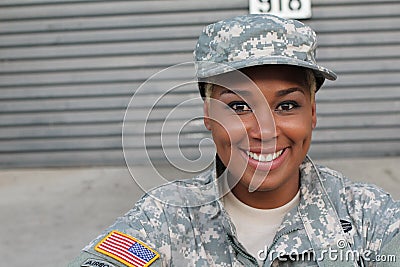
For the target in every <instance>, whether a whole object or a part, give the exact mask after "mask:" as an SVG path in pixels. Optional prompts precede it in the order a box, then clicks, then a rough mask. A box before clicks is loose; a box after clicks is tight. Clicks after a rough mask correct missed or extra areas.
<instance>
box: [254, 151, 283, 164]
mask: <svg viewBox="0 0 400 267" xmlns="http://www.w3.org/2000/svg"><path fill="white" fill-rule="evenodd" d="M282 153H283V149H282V150H279V151H277V152H275V153H271V154H257V153H254V152H250V151H247V155H248V156H249V157H250V158H252V159H255V160H258V161H262V162H270V161H273V160H274V159H276V158H277V157H279V156H280V155H282Z"/></svg>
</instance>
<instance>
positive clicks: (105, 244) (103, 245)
mask: <svg viewBox="0 0 400 267" xmlns="http://www.w3.org/2000/svg"><path fill="white" fill-rule="evenodd" d="M94 249H95V250H96V251H98V252H100V253H102V254H105V255H107V256H110V257H111V258H113V259H115V260H117V261H119V262H122V263H123V264H125V265H126V266H129V267H147V266H150V264H152V263H153V262H154V261H155V260H156V259H157V258H158V257H160V255H159V254H158V253H157V252H156V251H154V250H153V249H151V248H150V247H148V246H147V245H146V244H144V243H143V242H141V241H140V240H137V239H136V238H133V237H131V236H129V235H127V234H124V233H121V232H119V231H112V232H111V233H109V234H108V235H107V236H106V237H105V238H103V239H102V240H101V241H100V242H99V243H98V244H97V245H96V246H95V248H94Z"/></svg>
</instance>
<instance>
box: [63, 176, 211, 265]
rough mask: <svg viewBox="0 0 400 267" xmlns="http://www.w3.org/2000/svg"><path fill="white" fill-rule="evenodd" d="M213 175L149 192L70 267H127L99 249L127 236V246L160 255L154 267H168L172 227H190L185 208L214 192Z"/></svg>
mask: <svg viewBox="0 0 400 267" xmlns="http://www.w3.org/2000/svg"><path fill="white" fill-rule="evenodd" d="M211 174H212V171H211V170H209V171H206V172H204V173H201V174H199V175H197V176H196V177H193V178H191V179H185V180H176V181H173V182H170V183H166V184H164V185H161V186H159V187H157V188H154V189H152V190H150V191H149V192H146V193H145V194H144V195H143V196H142V197H141V198H140V199H139V200H138V201H137V202H136V203H135V205H134V207H133V208H132V209H131V210H129V211H128V212H127V213H126V214H125V215H123V216H121V217H119V218H117V219H116V221H115V222H114V224H112V225H111V226H110V227H108V228H107V229H106V230H105V231H103V233H101V234H100V235H99V236H98V237H97V238H95V239H94V240H93V241H91V242H90V243H89V244H88V245H87V246H86V247H85V248H83V251H82V253H81V255H80V256H79V257H78V258H76V259H75V261H74V262H72V263H71V264H70V265H69V266H71V267H72V266H81V265H82V264H85V262H86V261H90V260H91V261H93V262H94V263H95V264H100V263H102V262H104V263H107V264H109V266H126V264H125V263H124V262H123V260H121V259H120V258H118V257H117V256H115V257H114V256H113V255H112V253H108V252H105V251H103V250H101V249H98V248H99V245H100V244H102V243H103V242H107V238H108V237H109V236H110V235H112V234H113V233H117V234H118V235H122V236H125V237H126V238H127V239H128V242H129V240H133V241H134V242H136V241H137V242H139V244H143V246H144V247H145V248H148V249H149V251H154V253H155V255H158V254H159V255H160V257H159V258H158V259H155V260H154V262H153V263H152V265H151V266H161V265H163V266H164V265H168V262H167V261H168V259H169V255H170V253H171V241H170V231H171V229H170V228H171V224H172V223H178V224H180V225H184V224H185V223H186V222H189V223H190V218H189V217H188V214H187V209H186V208H185V207H187V206H188V204H195V203H200V202H204V198H205V197H204V195H207V192H208V191H209V190H210V188H212V187H210V184H211V181H212V175H211ZM189 200H190V201H189ZM113 242H114V241H113ZM149 254H151V252H149ZM89 263H90V262H89ZM89 263H88V264H89ZM83 266H86V265H83ZM87 266H90V265H87ZM93 266H96V265H93ZM104 266H106V265H104Z"/></svg>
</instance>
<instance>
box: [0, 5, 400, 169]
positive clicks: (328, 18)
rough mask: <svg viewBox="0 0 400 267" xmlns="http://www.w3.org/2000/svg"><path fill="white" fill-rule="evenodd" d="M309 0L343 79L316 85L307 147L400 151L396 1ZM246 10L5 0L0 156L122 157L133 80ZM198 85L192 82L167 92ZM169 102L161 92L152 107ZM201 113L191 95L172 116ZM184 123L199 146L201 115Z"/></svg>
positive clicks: (330, 62) (12, 161)
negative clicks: (313, 126) (220, 22)
mask: <svg viewBox="0 0 400 267" xmlns="http://www.w3.org/2000/svg"><path fill="white" fill-rule="evenodd" d="M312 5H313V8H312V10H313V17H312V19H310V20H307V21H306V22H307V23H308V24H310V25H311V26H312V27H313V28H314V29H315V30H316V31H317V32H318V34H319V45H320V49H319V51H318V59H319V61H320V62H321V64H322V65H325V66H327V67H329V68H331V69H333V70H335V71H336V72H337V73H338V74H339V79H338V81H337V82H335V83H326V85H325V88H323V89H322V90H321V91H320V92H319V93H318V94H317V96H318V100H317V101H318V114H319V117H318V118H319V121H318V129H316V131H315V134H314V141H313V145H312V150H311V154H312V155H313V156H314V157H324V158H327V157H343V156H345V157H353V156H384V155H399V154H400V136H399V129H400V115H399V114H400V1H398V0H375V1H374V0H370V1H367V0H364V1H362V0H313V1H312ZM247 12H248V1H247V0H213V1H198V0H186V1H179V0H178V1H95V0H70V1H66V0H64V1H63V0H51V1H50V0H1V1H0V166H2V167H13V166H21V167H24V166H73V165H110V164H118V165H120V164H124V160H123V153H122V147H121V129H122V121H123V117H124V112H125V109H126V107H127V105H128V103H129V100H130V97H131V96H132V95H133V93H134V91H135V90H136V89H137V88H138V87H139V86H140V85H141V84H142V82H143V81H144V80H146V79H147V78H148V77H149V76H150V75H152V74H154V73H156V72H157V71H158V70H161V69H164V68H166V67H168V66H171V65H173V64H177V63H181V62H186V61H191V60H192V50H193V48H194V44H195V41H196V37H197V36H198V34H199V33H200V31H201V29H202V27H203V26H204V25H205V24H208V23H210V22H213V21H216V20H219V19H222V18H226V17H229V16H234V15H239V14H246V13H247ZM174 78H176V81H178V80H179V79H182V80H184V77H179V75H177V76H176V77H174ZM164 88H165V87H164V86H163V85H162V84H160V85H159V87H155V88H154V92H155V93H156V94H158V93H159V92H162V90H163V89H164ZM148 93H149V94H151V93H152V92H151V91H149V92H148ZM196 93H197V91H196V88H195V87H194V86H193V87H192V88H189V89H188V90H187V91H182V92H180V93H173V94H171V95H170V97H171V98H170V100H171V99H172V100H176V101H181V100H182V99H185V98H187V97H191V96H194V95H195V94H196ZM145 99H146V98H145V97H144V98H143V101H144V102H143V106H142V107H139V108H138V114H137V116H138V119H142V118H143V114H142V113H140V110H141V109H146V105H148V104H150V103H146V100H145ZM173 107H174V103H173V101H166V104H165V105H163V106H161V107H160V109H159V110H158V112H159V113H160V114H165V113H167V112H168V111H169V110H171V108H173ZM147 108H148V107H147ZM198 113H200V114H201V106H195V105H189V106H187V107H186V109H185V112H184V113H183V114H182V117H180V118H179V119H178V121H176V125H177V127H179V125H180V121H184V120H185V119H188V118H191V117H192V116H193V114H198ZM153 119H154V120H152V121H150V122H149V123H150V124H149V125H153V126H151V127H150V128H149V132H150V135H149V138H150V139H149V140H151V142H148V144H149V143H150V145H149V149H150V150H151V151H152V153H153V154H154V155H157V154H158V153H160V148H159V145H160V144H159V143H158V141H159V139H157V138H156V137H157V131H158V129H160V125H161V124H160V123H161V122H160V120H159V119H158V120H157V116H154V118H153ZM179 120H180V121H179ZM185 129H186V132H184V133H183V135H182V140H183V141H182V144H184V146H185V149H187V150H189V151H190V150H196V149H193V147H197V143H198V140H199V135H195V134H193V132H196V131H201V132H203V133H205V130H204V128H203V127H202V126H201V121H200V120H197V121H193V122H191V123H189V124H188V126H187V127H186V128H185ZM139 132H140V131H138V133H137V136H136V137H135V138H137V140H138V142H140V140H141V139H142V135H140V134H139ZM172 132H173V131H171V133H172ZM132 134H133V135H134V134H135V133H134V132H133V133H132ZM167 135H168V133H167ZM151 138H155V140H154V142H153V141H152V139H151ZM166 140H167V144H166V145H167V146H168V142H174V140H175V139H174V138H173V136H172V135H171V136H169V138H166ZM168 140H169V141H168ZM175 141H176V140H175ZM172 147H173V144H172ZM132 151H135V145H133V146H132ZM137 154H138V155H137V159H138V162H139V161H140V158H141V157H143V155H141V154H140V153H137Z"/></svg>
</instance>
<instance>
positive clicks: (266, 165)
mask: <svg viewBox="0 0 400 267" xmlns="http://www.w3.org/2000/svg"><path fill="white" fill-rule="evenodd" d="M280 150H283V152H282V154H281V155H280V156H279V157H277V158H276V159H274V160H273V161H271V162H261V161H258V160H255V159H253V158H251V157H249V156H247V153H246V151H244V150H241V152H242V155H243V157H244V158H245V159H246V160H247V164H248V165H249V166H251V167H253V168H254V169H256V170H259V171H265V172H268V171H272V170H275V169H277V168H279V167H280V166H281V165H282V163H283V162H284V161H285V159H286V157H287V154H288V153H289V149H288V148H287V147H286V148H283V149H277V150H275V151H272V152H271V151H269V152H266V151H263V153H262V154H269V153H274V152H276V151H280ZM249 151H250V152H253V153H258V154H260V150H253V149H252V150H249Z"/></svg>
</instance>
